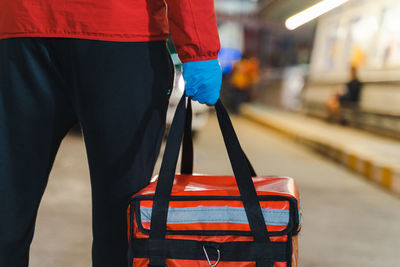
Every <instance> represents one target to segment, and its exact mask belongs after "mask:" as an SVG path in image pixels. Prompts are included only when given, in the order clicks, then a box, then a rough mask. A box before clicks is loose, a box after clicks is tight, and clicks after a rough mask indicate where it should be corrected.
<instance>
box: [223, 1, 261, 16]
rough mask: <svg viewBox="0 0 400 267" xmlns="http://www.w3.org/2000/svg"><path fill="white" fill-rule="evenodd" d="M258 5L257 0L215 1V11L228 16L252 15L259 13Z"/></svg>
mask: <svg viewBox="0 0 400 267" xmlns="http://www.w3.org/2000/svg"><path fill="white" fill-rule="evenodd" d="M257 4H258V1H257V0H215V10H216V11H217V13H220V14H226V15H241V14H251V13H254V12H256V11H257Z"/></svg>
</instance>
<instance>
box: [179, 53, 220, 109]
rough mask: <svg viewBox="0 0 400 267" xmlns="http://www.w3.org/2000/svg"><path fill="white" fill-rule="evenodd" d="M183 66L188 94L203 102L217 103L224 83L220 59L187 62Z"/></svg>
mask: <svg viewBox="0 0 400 267" xmlns="http://www.w3.org/2000/svg"><path fill="white" fill-rule="evenodd" d="M182 67H183V79H184V80H185V94H186V96H190V97H192V99H193V100H196V101H198V102H200V103H201V104H208V105H215V103H217V100H218V99H219V93H220V91H221V83H222V70H221V66H220V65H219V62H218V59H214V60H204V61H193V62H187V63H183V64H182Z"/></svg>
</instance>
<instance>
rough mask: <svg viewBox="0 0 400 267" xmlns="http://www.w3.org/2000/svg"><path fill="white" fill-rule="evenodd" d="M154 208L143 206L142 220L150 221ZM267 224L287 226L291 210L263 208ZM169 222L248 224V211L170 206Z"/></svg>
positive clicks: (242, 209) (238, 208) (236, 208)
mask: <svg viewBox="0 0 400 267" xmlns="http://www.w3.org/2000/svg"><path fill="white" fill-rule="evenodd" d="M151 210H152V208H147V207H141V208H140V215H141V219H142V222H144V223H149V222H150V218H151ZM262 212H263V214H264V219H265V223H266V224H267V225H275V226H286V225H288V223H289V211H288V210H278V209H262ZM167 223H168V224H186V223H238V224H248V223H249V222H248V220H247V216H246V212H245V211H244V208H240V207H190V208H169V209H168V220H167Z"/></svg>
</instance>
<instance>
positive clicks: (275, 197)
mask: <svg viewBox="0 0 400 267" xmlns="http://www.w3.org/2000/svg"><path fill="white" fill-rule="evenodd" d="M185 102H186V99H185V97H182V99H181V101H180V102H179V104H178V107H177V110H176V113H175V117H174V120H173V123H172V126H171V129H170V133H169V136H168V139H167V144H166V149H165V152H164V157H163V161H162V165H161V169H160V173H159V176H158V179H157V180H155V181H154V182H152V183H151V184H150V185H148V186H147V187H145V188H144V189H143V190H141V191H140V192H138V193H137V194H135V195H134V196H132V198H131V201H130V204H129V207H128V230H129V233H128V235H129V251H128V257H129V266H131V267H132V266H137V267H161V266H168V267H207V266H216V267H227V266H235V267H250V266H257V267H297V253H298V252H297V251H298V244H297V234H298V232H299V230H300V205H299V193H298V190H297V186H296V183H295V182H294V180H293V179H291V178H288V177H275V176H274V177H256V175H255V173H254V170H253V168H252V167H251V164H250V162H249V161H248V160H247V157H246V156H245V154H244V153H243V151H242V148H241V147H240V144H239V141H238V139H237V137H236V134H235V131H234V129H233V127H232V124H231V121H230V119H229V116H228V113H227V112H226V110H225V108H224V107H223V105H222V103H221V101H218V102H217V104H216V106H215V109H216V111H217V116H218V122H219V125H220V128H221V131H222V135H223V138H224V141H225V146H226V148H227V151H228V155H229V159H230V162H231V165H232V169H233V172H234V177H228V176H211V175H193V174H192V158H193V148H192V147H191V145H192V144H191V136H190V123H191V108H190V100H188V108H187V110H186V107H185ZM185 121H186V123H185ZM184 132H185V136H184V138H183V139H184V145H183V156H182V174H175V169H176V165H177V161H178V155H179V150H180V146H181V141H182V137H183V133H184ZM188 140H190V141H188ZM189 143H190V144H189Z"/></svg>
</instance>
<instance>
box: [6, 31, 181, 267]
mask: <svg viewBox="0 0 400 267" xmlns="http://www.w3.org/2000/svg"><path fill="white" fill-rule="evenodd" d="M172 84H173V65H172V63H171V60H170V58H169V54H168V51H167V48H166V44H165V42H143V43H140V42H135V43H132V42H129V43H127V42H103V41H92V40H79V39H61V38H15V39H5V40H0V266H1V267H26V266H28V257H29V246H30V243H31V241H32V237H33V232H34V225H35V219H36V214H37V210H38V206H39V203H40V200H41V197H42V194H43V192H44V189H45V187H46V184H47V180H48V175H49V172H50V170H51V167H52V164H53V160H54V157H55V155H56V153H57V150H58V147H59V144H60V142H61V140H62V139H63V137H64V136H65V134H66V133H67V131H68V130H69V129H70V128H71V126H73V125H74V124H76V123H77V122H80V123H81V125H82V129H83V133H84V138H85V143H86V149H87V154H88V159H89V167H90V175H91V185H92V201H93V203H92V205H93V247H92V257H93V266H95V267H111V266H112V267H126V266H127V261H126V255H127V254H126V253H127V249H126V247H127V231H126V229H127V228H126V215H125V214H126V208H127V204H128V200H129V197H130V196H131V195H132V194H133V193H135V192H136V191H138V190H139V189H141V188H143V187H144V186H146V185H147V184H148V182H149V179H150V178H151V175H152V171H153V168H154V164H155V161H156V158H157V156H158V153H159V149H160V145H161V140H162V135H163V132H164V127H165V116H166V110H167V107H168V100H169V95H170V90H171V88H172ZM54 227H55V228H56V227H57V225H54ZM60 231H62V229H60ZM54 238H57V237H56V236H55V237H54Z"/></svg>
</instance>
